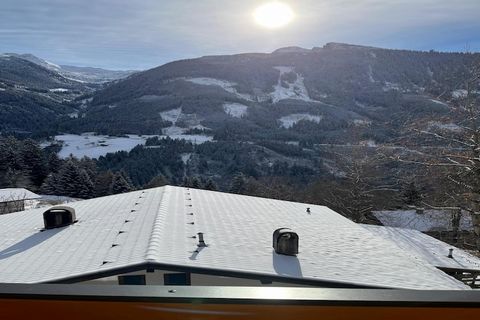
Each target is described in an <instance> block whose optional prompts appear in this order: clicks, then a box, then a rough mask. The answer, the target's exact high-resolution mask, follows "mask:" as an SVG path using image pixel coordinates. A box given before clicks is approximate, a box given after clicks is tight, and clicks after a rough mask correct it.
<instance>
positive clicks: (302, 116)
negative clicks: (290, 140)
mask: <svg viewBox="0 0 480 320" xmlns="http://www.w3.org/2000/svg"><path fill="white" fill-rule="evenodd" d="M322 118H323V117H322V116H315V115H312V114H308V113H293V114H289V115H288V116H284V117H281V118H280V119H278V120H280V126H281V127H283V128H287V129H288V128H291V127H293V125H294V124H296V123H297V122H299V121H302V120H305V121H312V122H316V123H320V121H321V120H322Z"/></svg>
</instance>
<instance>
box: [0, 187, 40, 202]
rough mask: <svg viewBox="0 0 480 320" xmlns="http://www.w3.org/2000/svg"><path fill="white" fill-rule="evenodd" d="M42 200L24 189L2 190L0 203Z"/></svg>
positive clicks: (0, 190)
mask: <svg viewBox="0 0 480 320" xmlns="http://www.w3.org/2000/svg"><path fill="white" fill-rule="evenodd" d="M39 198H41V197H40V196H39V195H38V194H35V193H33V192H31V191H29V190H27V189H24V188H7V189H0V202H8V201H18V200H32V199H39Z"/></svg>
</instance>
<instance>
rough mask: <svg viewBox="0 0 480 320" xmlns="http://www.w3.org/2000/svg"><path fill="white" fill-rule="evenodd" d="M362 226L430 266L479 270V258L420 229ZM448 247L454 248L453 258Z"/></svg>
mask: <svg viewBox="0 0 480 320" xmlns="http://www.w3.org/2000/svg"><path fill="white" fill-rule="evenodd" d="M363 226H364V227H365V228H367V229H368V230H370V231H371V232H373V233H375V234H377V235H379V236H381V237H382V238H384V239H385V240H390V241H392V242H395V243H396V244H397V245H398V246H399V247H400V248H401V249H403V250H404V251H406V252H408V253H410V254H411V255H412V256H413V257H414V258H415V259H424V260H425V261H427V262H428V263H430V264H431V265H432V266H435V267H438V268H453V269H468V270H479V271H480V258H478V257H475V256H473V255H471V254H469V253H468V252H466V251H463V250H461V249H458V248H455V247H453V246H451V245H449V244H448V243H445V242H443V241H440V240H437V239H435V238H433V237H430V236H429V235H426V234H424V233H422V232H420V231H417V230H412V229H405V228H392V227H383V226H371V225H363ZM449 249H454V250H453V254H452V256H453V258H449V257H448V254H449Z"/></svg>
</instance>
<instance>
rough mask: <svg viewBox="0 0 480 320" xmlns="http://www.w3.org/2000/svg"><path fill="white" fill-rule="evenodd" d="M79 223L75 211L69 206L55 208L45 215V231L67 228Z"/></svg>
mask: <svg viewBox="0 0 480 320" xmlns="http://www.w3.org/2000/svg"><path fill="white" fill-rule="evenodd" d="M75 222H77V220H76V215H75V209H73V208H72V207H68V206H54V207H51V208H50V209H48V210H47V211H45V212H44V213H43V223H44V225H45V229H55V228H61V227H66V226H69V225H71V224H74V223H75Z"/></svg>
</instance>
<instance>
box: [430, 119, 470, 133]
mask: <svg viewBox="0 0 480 320" xmlns="http://www.w3.org/2000/svg"><path fill="white" fill-rule="evenodd" d="M432 128H437V129H441V130H446V131H452V132H461V131H462V128H461V127H459V126H458V125H456V124H455V123H452V122H450V123H441V122H438V121H430V122H429V123H428V129H432Z"/></svg>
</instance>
